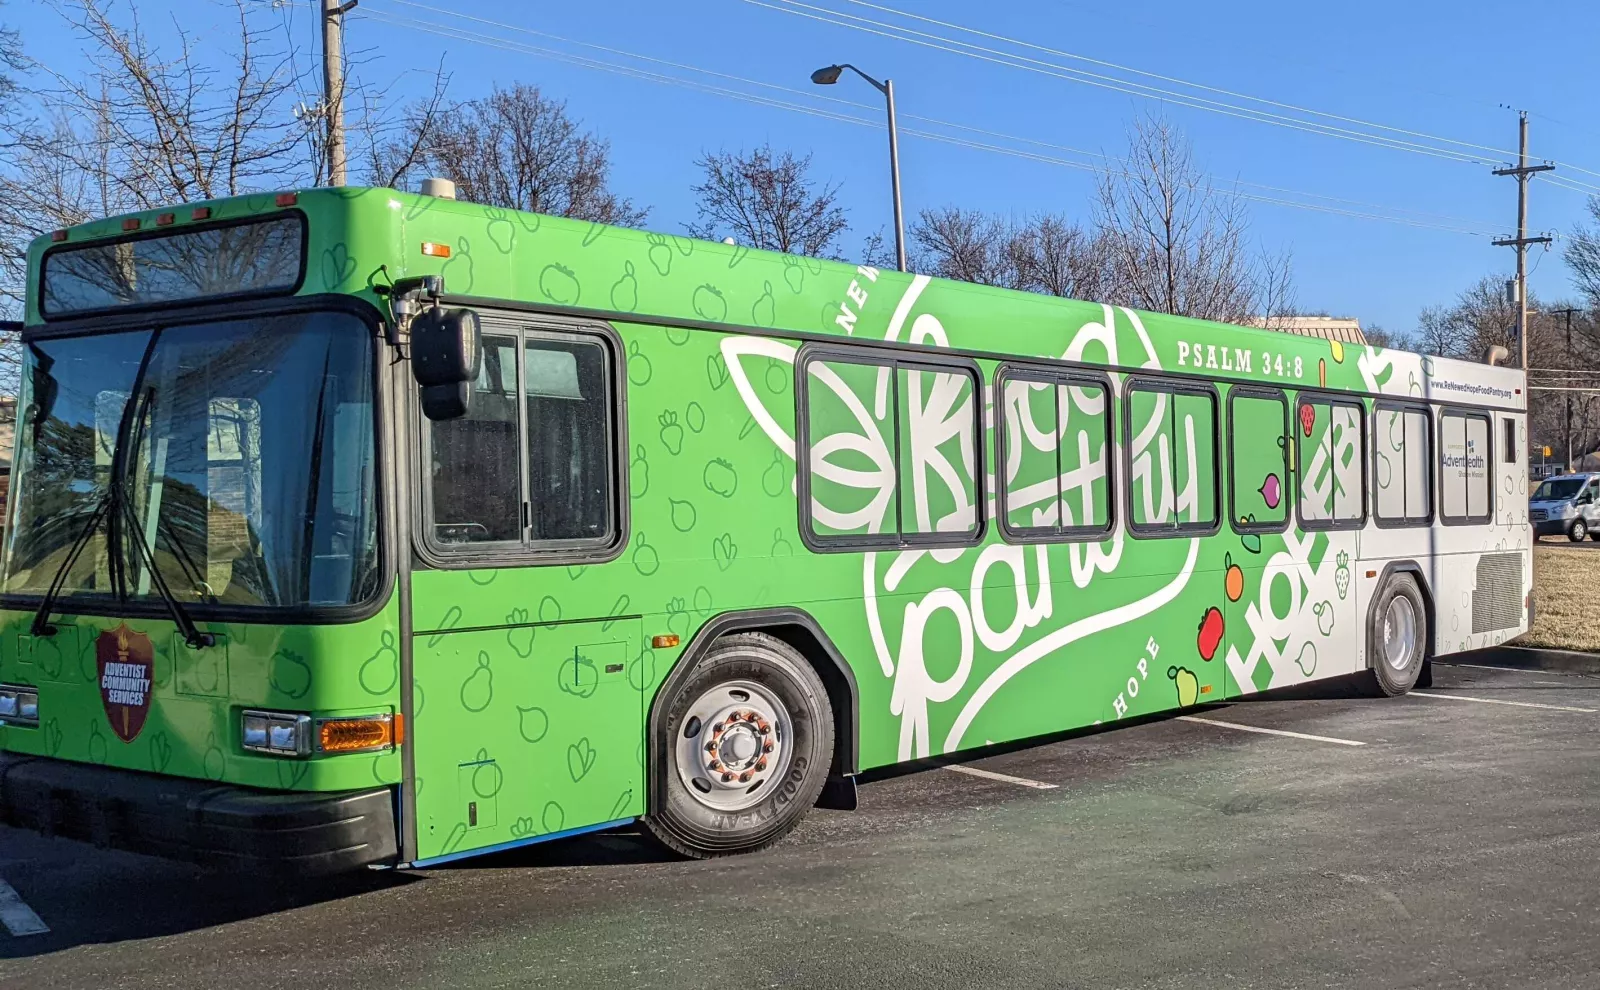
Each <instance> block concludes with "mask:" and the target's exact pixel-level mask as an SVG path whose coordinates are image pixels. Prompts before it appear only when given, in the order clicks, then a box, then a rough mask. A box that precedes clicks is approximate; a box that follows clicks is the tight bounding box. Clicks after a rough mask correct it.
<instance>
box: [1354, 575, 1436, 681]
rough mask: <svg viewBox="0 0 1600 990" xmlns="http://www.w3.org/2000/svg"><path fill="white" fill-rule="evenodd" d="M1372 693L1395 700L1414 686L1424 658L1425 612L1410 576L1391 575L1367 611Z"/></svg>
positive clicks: (1368, 674)
mask: <svg viewBox="0 0 1600 990" xmlns="http://www.w3.org/2000/svg"><path fill="white" fill-rule="evenodd" d="M1367 621H1368V623H1369V629H1368V639H1367V642H1368V644H1369V647H1370V653H1371V657H1372V669H1371V670H1369V671H1368V672H1367V678H1368V686H1369V687H1370V688H1371V692H1370V693H1372V694H1375V695H1382V696H1386V697H1390V698H1393V697H1396V696H1398V695H1402V694H1405V693H1406V692H1407V691H1409V690H1411V689H1412V688H1413V687H1414V686H1416V683H1417V678H1418V677H1419V676H1420V675H1421V673H1422V667H1423V664H1424V663H1425V662H1426V660H1427V656H1428V647H1427V644H1428V635H1429V633H1428V610H1427V606H1426V604H1425V603H1424V602H1423V600H1422V591H1421V589H1420V588H1418V587H1417V582H1416V579H1415V578H1413V577H1412V576H1411V575H1410V574H1404V573H1401V574H1395V575H1393V576H1391V577H1390V578H1389V580H1388V581H1386V582H1384V585H1383V590H1382V591H1380V592H1379V593H1378V597H1377V598H1375V599H1374V600H1373V602H1372V608H1371V610H1370V611H1369V612H1368V620H1367Z"/></svg>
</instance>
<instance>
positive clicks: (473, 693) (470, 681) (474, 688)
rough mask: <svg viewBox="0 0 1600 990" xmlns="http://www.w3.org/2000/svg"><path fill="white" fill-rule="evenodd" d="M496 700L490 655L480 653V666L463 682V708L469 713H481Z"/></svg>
mask: <svg viewBox="0 0 1600 990" xmlns="http://www.w3.org/2000/svg"><path fill="white" fill-rule="evenodd" d="M493 700H494V671H493V670H491V669H490V668H489V654H488V653H486V652H484V651H483V650H479V651H478V665H477V666H476V667H474V668H473V669H472V673H470V674H468V675H467V679H466V680H464V681H462V682H461V707H462V708H465V709H466V710H467V711H469V712H481V711H483V710H484V709H485V708H488V707H489V702H490V701H493Z"/></svg>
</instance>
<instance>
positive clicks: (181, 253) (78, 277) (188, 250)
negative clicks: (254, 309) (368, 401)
mask: <svg viewBox="0 0 1600 990" xmlns="http://www.w3.org/2000/svg"><path fill="white" fill-rule="evenodd" d="M301 228H302V224H301V221H300V218H299V217H298V216H295V215H285V216H276V217H273V218H271V219H269V220H262V221H258V222H254V223H238V224H229V225H227V226H222V227H210V228H205V229H198V230H181V229H179V230H174V231H173V232H172V233H169V234H161V235H158V236H154V237H150V236H146V237H137V238H133V239H129V240H120V241H101V242H98V243H94V244H85V245H83V246H81V247H65V248H56V249H55V250H52V251H51V252H49V253H48V254H46V255H45V259H44V274H43V276H42V277H41V283H42V284H41V286H40V292H39V306H40V309H41V311H42V312H43V313H44V314H45V315H46V316H63V315H66V314H69V313H80V312H87V311H92V310H102V309H112V308H116V307H120V306H143V305H150V304H153V303H170V302H177V301H179V300H185V299H209V298H213V297H217V296H231V295H242V294H251V295H255V294H261V293H268V292H288V291H291V290H293V289H294V287H295V286H296V285H298V284H299V282H300V256H301V243H300V242H301V238H302V229H301Z"/></svg>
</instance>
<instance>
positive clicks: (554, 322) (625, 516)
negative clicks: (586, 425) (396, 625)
mask: <svg viewBox="0 0 1600 990" xmlns="http://www.w3.org/2000/svg"><path fill="white" fill-rule="evenodd" d="M475 308H476V311H477V314H478V317H479V323H480V327H481V332H482V333H483V334H485V335H491V334H496V335H502V336H509V335H515V336H516V338H517V390H518V412H517V451H516V457H517V465H518V490H519V492H520V496H521V497H520V504H522V505H526V504H527V502H528V496H529V479H528V455H527V452H528V423H527V413H526V408H525V407H526V404H527V395H526V378H527V371H526V365H527V361H526V358H525V356H524V351H525V350H526V348H527V344H528V341H530V340H541V339H542V340H569V341H570V340H577V341H581V342H584V343H591V342H592V343H598V344H599V345H600V346H601V348H602V350H603V351H604V354H605V360H604V363H603V364H602V368H603V370H604V373H605V389H606V392H607V395H606V400H607V401H606V412H607V423H606V427H607V430H606V434H607V447H608V453H609V455H610V458H609V467H610V480H611V492H610V496H611V510H612V513H613V518H614V519H615V521H616V527H615V530H614V532H612V533H611V534H610V536H609V537H608V538H606V539H605V540H603V541H602V540H543V541H531V540H528V539H526V538H522V539H518V540H517V541H514V542H513V541H510V540H498V541H494V542H484V543H444V542H441V541H439V540H437V539H435V534H434V518H433V485H432V484H431V479H430V477H429V474H428V465H430V464H431V463H432V459H433V442H432V430H431V428H430V426H429V424H430V421H429V420H427V419H426V418H424V417H423V415H422V406H421V401H420V393H419V390H418V387H417V385H416V382H415V380H414V379H412V378H411V376H409V375H407V376H406V378H407V380H408V382H410V384H409V385H408V387H407V398H408V401H409V406H410V407H409V409H408V410H407V419H408V421H409V423H410V424H411V429H412V440H411V449H412V451H413V455H414V456H415V457H416V458H417V461H416V465H415V469H414V470H413V471H412V475H413V478H414V485H415V496H414V498H413V500H412V501H413V506H412V512H413V519H414V520H415V527H416V530H415V535H414V536H413V539H412V544H413V546H414V548H415V550H416V553H417V556H418V557H419V558H421V559H422V561H423V562H424V563H426V564H427V565H428V566H430V567H433V568H436V569H439V570H474V569H479V568H483V567H509V566H517V565H530V564H571V563H584V564H601V563H605V562H607V561H611V560H615V559H617V558H618V557H620V556H621V555H622V552H623V551H624V550H625V549H627V547H628V541H629V539H630V537H631V533H632V519H631V516H630V512H629V506H630V503H631V501H632V498H631V496H630V494H629V487H628V486H629V476H628V468H629V465H628V457H627V451H628V409H627V391H628V390H627V386H626V383H627V370H626V367H625V366H624V364H623V361H624V358H623V354H624V353H625V349H624V347H623V340H622V337H621V335H620V334H618V333H617V331H616V329H615V328H614V327H612V326H611V325H610V324H608V323H599V322H591V321H566V320H560V319H556V318H552V317H549V316H545V315H540V314H536V313H521V312H517V311H515V310H496V309H492V308H488V307H481V308H477V307H475ZM518 511H519V512H521V511H523V510H522V509H520V508H519V510H518ZM522 523H523V525H522V527H521V528H522V529H523V530H524V531H525V530H526V529H527V526H526V519H525V518H524V519H523V520H522Z"/></svg>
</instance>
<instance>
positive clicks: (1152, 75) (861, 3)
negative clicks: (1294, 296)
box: [760, 0, 1600, 177]
mask: <svg viewBox="0 0 1600 990" xmlns="http://www.w3.org/2000/svg"><path fill="white" fill-rule="evenodd" d="M778 2H779V3H784V4H789V5H791V6H795V7H805V8H808V9H810V10H815V11H821V12H824V13H830V14H834V15H835V16H838V17H846V18H850V19H852V20H859V21H862V22H863V23H868V24H875V25H878V26H880V27H887V28H890V29H892V30H900V31H907V32H909V29H907V28H902V27H899V26H898V25H893V24H886V23H884V22H881V21H873V20H871V19H869V18H862V17H856V16H855V15H853V14H847V13H845V12H843V11H834V10H829V9H828V8H825V7H817V6H814V5H812V4H809V3H802V2H800V0H778ZM839 2H841V3H849V4H853V5H855V6H858V7H865V8H868V9H870V10H876V11H880V12H883V13H887V14H893V15H895V16H898V17H902V18H905V19H907V20H913V21H919V22H922V23H925V24H933V25H936V26H938V27H942V28H947V29H950V30H955V31H960V32H964V33H966V34H971V35H974V36H976V37H981V38H987V39H990V40H992V41H1000V42H1004V43H1006V44H1011V45H1016V46H1018V47H1021V48H1027V49H1031V50H1033V51H1038V52H1043V53H1046V54H1049V55H1054V56H1057V57H1060V58H1068V59H1074V60H1077V61H1082V62H1087V63H1089V64H1092V65H1098V66H1102V67H1105V68H1109V69H1115V70H1117V71H1120V72H1128V73H1132V74H1134V75H1139V76H1144V77H1145V78H1149V79H1158V80H1161V81H1163V82H1169V83H1173V84H1175V85H1179V86H1186V87H1189V88H1191V89H1197V90H1202V91H1204V92H1209V93H1217V94H1219V95H1222V96H1228V97H1232V98H1234V99H1241V100H1248V101H1250V102H1253V103H1261V104H1264V105H1266V106H1273V107H1278V108H1279V109H1284V110H1291V111H1294V112H1296V113H1303V114H1310V115H1312V116H1317V117H1325V118H1327V119H1329V120H1337V121H1341V122H1343V123H1350V124H1357V125H1360V126H1362V127H1368V128H1375V129H1378V130H1383V131H1389V132H1392V133H1395V134H1403V135H1406V136H1408V137H1417V138H1423V139H1425V140H1428V141H1432V142H1435V143H1438V144H1450V145H1455V146H1457V147H1461V148H1469V149H1472V150H1475V151H1487V152H1491V153H1493V154H1495V155H1498V156H1500V157H1502V158H1510V157H1512V156H1513V154H1514V153H1513V152H1510V151H1507V150H1504V149H1501V148H1496V147H1493V146H1491V145H1484V144H1476V143H1473V142H1470V141H1461V140H1457V139H1455V138H1448V137H1443V136H1441V135H1437V134H1429V133H1427V132H1425V131H1416V130H1410V129H1408V128H1404V127H1395V126H1393V125H1390V124H1382V123H1378V122H1376V121H1370V120H1363V119H1361V118H1359V117H1350V116H1345V115H1342V114H1336V113H1329V112H1327V111H1324V110H1317V109H1314V108H1312V107H1305V106H1299V105H1297V104H1293V103H1286V102H1283V101H1280V100H1273V99H1268V98H1266V97H1260V96H1252V95H1250V94H1248V93H1241V92H1238V91H1236V90H1230V89H1223V88H1221V87H1217V86H1211V85H1207V84H1205V83H1199V82H1195V81H1193V80H1189V79H1182V78H1179V77H1177V76H1168V75H1163V74H1161V73H1158V72H1150V71H1147V70H1144V69H1138V68H1135V67H1133V66H1129V65H1122V64H1119V63H1116V62H1109V61H1106V60H1104V59H1097V58H1093V57H1091V56H1087V55H1080V54H1077V53H1074V52H1067V51H1062V50H1060V49H1056V48H1049V47H1047V46H1044V45H1038V44H1034V43H1033V42H1029V41H1024V40H1022V39H1020V38H1011V37H1007V36H1006V35H1002V34H996V33H993V32H989V31H983V30H980V29H978V28H971V27H967V26H965V25H962V24H956V23H954V22H952V21H943V20H939V19H937V18H933V17H926V16H923V15H921V14H914V13H911V12H909V11H904V10H899V9H896V8H894V7H889V6H886V5H883V4H878V3H872V2H869V0H839ZM760 6H768V5H767V4H760ZM796 13H797V12H796ZM817 19H821V18H817ZM841 26H844V27H852V26H853V25H841ZM912 33H918V34H923V33H922V32H912ZM923 36H924V37H929V38H938V39H939V40H942V41H948V42H950V43H952V44H962V45H964V44H966V43H965V42H961V41H956V40H954V39H949V38H939V36H937V35H931V34H923ZM900 40H911V39H900ZM970 47H974V48H977V47H979V46H970ZM980 50H984V51H989V49H980ZM995 54H1002V55H1005V54H1009V53H1002V52H996V53H995ZM1011 57H1013V58H1015V57H1018V56H1011ZM1041 64H1048V63H1041ZM1069 71H1070V70H1069ZM1092 75H1094V74H1092ZM1100 78H1114V77H1100ZM1116 81H1118V82H1126V81H1124V80H1116ZM1126 84H1127V85H1138V84H1135V83H1126ZM1148 88H1151V89H1153V90H1154V91H1155V92H1156V93H1158V94H1168V95H1172V96H1182V95H1184V94H1176V93H1169V91H1166V90H1160V89H1158V88H1156V87H1148ZM1206 102H1211V101H1206ZM1220 105H1222V106H1228V104H1220ZM1236 109H1246V108H1236ZM1247 112H1248V110H1247ZM1267 116H1270V117H1275V118H1276V117H1278V116H1279V115H1276V114H1269V115H1267ZM1280 119H1285V120H1288V119H1292V118H1280ZM1547 119H1548V118H1547ZM1334 130H1337V131H1344V130H1345V129H1344V128H1335V129H1334ZM1350 133H1354V132H1350ZM1372 136H1373V137H1378V135H1372ZM1400 144H1403V145H1410V144H1411V142H1400ZM1418 147H1420V146H1418ZM1437 150H1441V151H1442V150H1444V149H1437ZM1463 160H1465V159H1463ZM1476 164H1487V163H1486V162H1483V161H1477V162H1476ZM1552 164H1555V165H1560V166H1562V167H1563V168H1567V169H1569V170H1571V171H1575V172H1582V173H1584V174H1586V175H1593V176H1597V177H1600V171H1596V170H1591V169H1587V168H1583V167H1581V166H1578V165H1574V164H1572V163H1570V162H1559V161H1554V162H1552Z"/></svg>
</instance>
